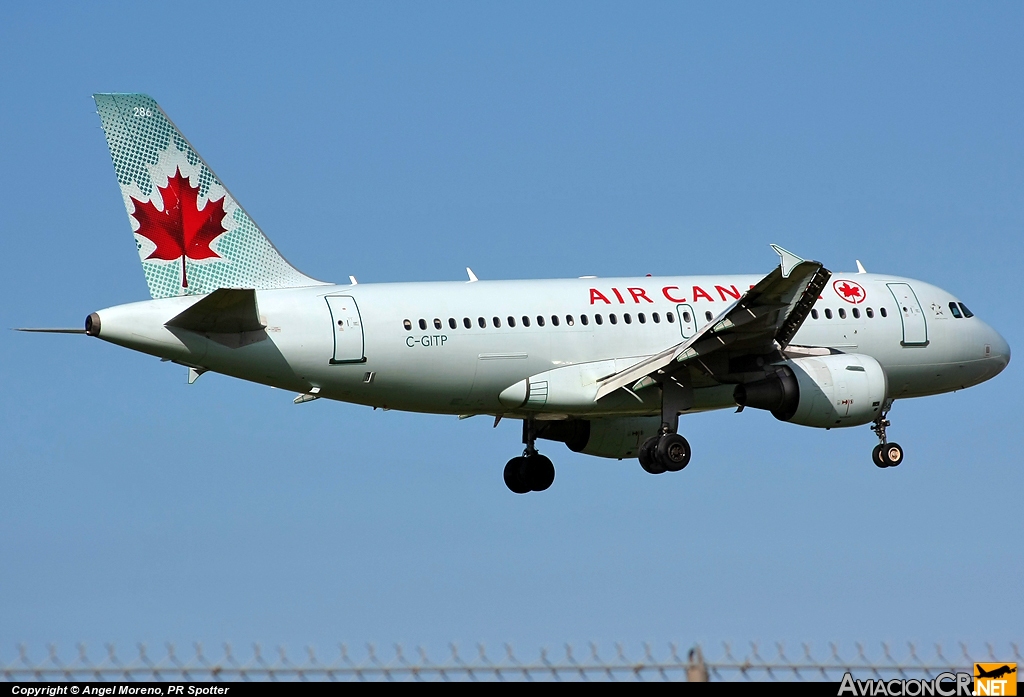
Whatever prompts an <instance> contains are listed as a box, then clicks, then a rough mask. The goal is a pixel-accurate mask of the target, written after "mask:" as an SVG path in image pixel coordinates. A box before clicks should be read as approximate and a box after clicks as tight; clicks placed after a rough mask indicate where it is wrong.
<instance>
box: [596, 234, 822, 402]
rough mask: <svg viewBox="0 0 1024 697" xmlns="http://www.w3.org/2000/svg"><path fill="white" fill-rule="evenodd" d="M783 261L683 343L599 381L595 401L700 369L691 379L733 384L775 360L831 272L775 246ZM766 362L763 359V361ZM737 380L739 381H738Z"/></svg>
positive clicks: (806, 313)
mask: <svg viewBox="0 0 1024 697" xmlns="http://www.w3.org/2000/svg"><path fill="white" fill-rule="evenodd" d="M772 248H773V249H775V251H776V252H778V254H779V256H780V257H781V259H782V263H780V264H779V266H778V267H777V268H776V269H775V270H774V271H772V272H771V273H770V274H768V275H767V276H765V277H764V278H762V279H761V280H760V282H758V284H757V285H755V286H754V287H753V288H751V289H750V290H748V291H747V292H746V293H744V294H743V296H742V297H741V298H740V299H739V300H737V301H736V302H735V303H733V304H732V305H730V306H729V307H728V308H726V310H725V311H723V312H722V313H721V314H720V315H718V317H716V318H715V319H714V320H712V321H711V322H709V323H708V324H707V325H705V326H704V327H703V328H702V329H701V330H700V331H698V332H697V333H696V334H695V335H694V336H692V337H690V338H689V339H687V340H686V341H684V342H682V343H681V344H677V345H675V346H673V347H671V348H668V349H666V350H664V351H662V352H661V353H658V354H655V355H654V356H651V357H650V358H648V359H646V360H643V361H641V362H640V363H638V364H636V365H635V366H633V367H631V368H628V369H626V370H623V371H620V372H618V373H615V374H614V375H610V376H608V377H607V378H604V379H603V380H601V386H600V388H599V389H598V391H597V399H601V398H602V397H604V396H605V395H608V394H611V393H612V392H614V391H615V390H617V389H620V388H623V387H625V388H627V389H630V386H631V388H632V389H633V390H639V389H643V388H645V387H649V386H650V385H653V384H655V383H657V382H661V381H662V380H663V379H665V378H666V377H668V376H670V375H676V376H678V374H679V373H682V372H684V371H691V370H696V371H697V373H698V374H697V375H695V376H691V377H692V378H693V379H691V380H690V381H689V382H690V384H693V383H694V381H696V382H700V381H702V380H703V381H708V380H710V382H711V383H721V382H730V381H732V380H731V379H730V378H731V377H734V376H736V375H737V374H739V373H743V372H748V371H746V370H744V368H745V367H747V365H748V364H749V365H750V366H751V367H753V366H754V365H756V361H757V359H758V358H764V359H765V360H767V359H770V358H774V357H775V356H777V354H778V353H779V352H780V351H781V350H782V349H784V348H785V347H786V346H787V345H788V344H789V342H790V341H791V340H792V338H793V336H794V335H795V334H796V333H797V330H799V329H800V325H801V324H803V322H804V320H805V319H806V318H807V315H808V314H810V311H811V306H812V305H814V302H815V300H817V299H818V295H819V294H820V293H821V291H822V289H824V287H825V284H826V283H828V279H829V277H831V275H832V272H830V271H829V270H828V269H826V268H825V267H824V266H822V265H821V264H820V263H818V262H816V261H804V260H803V259H801V258H800V257H798V256H796V255H795V254H792V253H790V252H787V251H786V250H784V249H782V248H781V247H776V246H775V245H772ZM763 363H764V361H762V365H763ZM737 381H738V380H737Z"/></svg>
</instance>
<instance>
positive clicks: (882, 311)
mask: <svg viewBox="0 0 1024 697" xmlns="http://www.w3.org/2000/svg"><path fill="white" fill-rule="evenodd" d="M850 312H852V313H853V318H854V319H860V308H857V307H855V308H853V309H852V310H850ZM878 313H879V314H880V315H882V317H888V316H889V314H888V313H887V312H886V311H885V308H884V307H880V308H878ZM864 314H865V315H867V317H868V319H872V318H874V316H875V311H874V310H872V309H871V308H870V307H868V308H865V309H864ZM811 319H818V311H817V310H811ZM825 319H832V310H831V309H829V308H827V307H826V308H825ZM839 319H846V308H844V307H841V308H839Z"/></svg>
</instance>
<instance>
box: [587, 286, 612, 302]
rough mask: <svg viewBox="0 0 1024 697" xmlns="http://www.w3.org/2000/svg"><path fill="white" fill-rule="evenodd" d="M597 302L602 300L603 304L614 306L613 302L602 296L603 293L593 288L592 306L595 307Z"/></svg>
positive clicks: (591, 294) (591, 295) (591, 293)
mask: <svg viewBox="0 0 1024 697" xmlns="http://www.w3.org/2000/svg"><path fill="white" fill-rule="evenodd" d="M595 300H600V301H601V302H603V303H605V304H606V305H611V304H612V303H611V301H610V300H609V299H608V298H606V297H604V295H602V294H601V291H599V290H598V289H597V288H591V289H590V304H591V305H593V304H594V301H595Z"/></svg>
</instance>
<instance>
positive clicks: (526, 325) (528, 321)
mask: <svg viewBox="0 0 1024 697" xmlns="http://www.w3.org/2000/svg"><path fill="white" fill-rule="evenodd" d="M523 326H524V327H529V326H530V318H529V317H527V316H526V315H523Z"/></svg>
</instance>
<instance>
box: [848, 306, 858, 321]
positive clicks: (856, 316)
mask: <svg viewBox="0 0 1024 697" xmlns="http://www.w3.org/2000/svg"><path fill="white" fill-rule="evenodd" d="M850 312H852V313H853V318H854V319H860V310H858V309H857V308H853V309H852V310H850Z"/></svg>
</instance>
